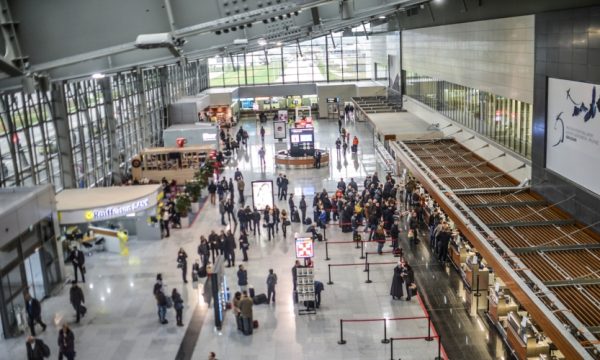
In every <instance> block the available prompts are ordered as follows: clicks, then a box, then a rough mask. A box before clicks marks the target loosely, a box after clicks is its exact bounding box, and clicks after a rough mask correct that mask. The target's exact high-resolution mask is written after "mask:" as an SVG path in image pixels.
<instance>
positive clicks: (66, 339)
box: [58, 323, 75, 360]
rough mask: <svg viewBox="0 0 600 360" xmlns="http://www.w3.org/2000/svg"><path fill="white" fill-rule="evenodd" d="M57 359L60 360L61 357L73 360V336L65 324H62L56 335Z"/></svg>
mask: <svg viewBox="0 0 600 360" xmlns="http://www.w3.org/2000/svg"><path fill="white" fill-rule="evenodd" d="M58 350H59V353H58V358H59V359H62V358H63V356H64V357H66V358H67V360H73V359H75V335H73V332H72V331H71V329H69V325H67V324H66V323H65V324H63V327H62V329H61V330H60V332H59V333H58Z"/></svg>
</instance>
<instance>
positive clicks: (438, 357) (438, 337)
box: [434, 334, 443, 360]
mask: <svg viewBox="0 0 600 360" xmlns="http://www.w3.org/2000/svg"><path fill="white" fill-rule="evenodd" d="M437 339H438V355H437V357H436V358H435V359H434V360H443V359H442V337H441V336H440V335H439V334H438V336H437Z"/></svg>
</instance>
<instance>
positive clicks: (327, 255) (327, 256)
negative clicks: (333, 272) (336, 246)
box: [325, 242, 331, 261]
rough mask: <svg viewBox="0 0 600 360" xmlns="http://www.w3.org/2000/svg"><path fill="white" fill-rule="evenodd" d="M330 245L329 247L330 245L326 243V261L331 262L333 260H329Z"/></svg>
mask: <svg viewBox="0 0 600 360" xmlns="http://www.w3.org/2000/svg"><path fill="white" fill-rule="evenodd" d="M328 245H329V243H328V242H326V243H325V261H329V260H331V259H330V258H329V246H328Z"/></svg>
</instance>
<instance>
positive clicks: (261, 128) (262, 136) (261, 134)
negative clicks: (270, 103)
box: [260, 125, 265, 144]
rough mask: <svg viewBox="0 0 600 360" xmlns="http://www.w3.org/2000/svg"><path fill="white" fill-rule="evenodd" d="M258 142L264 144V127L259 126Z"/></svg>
mask: <svg viewBox="0 0 600 360" xmlns="http://www.w3.org/2000/svg"><path fill="white" fill-rule="evenodd" d="M260 141H261V142H262V143H263V144H264V143H265V127H264V126H262V125H261V126H260Z"/></svg>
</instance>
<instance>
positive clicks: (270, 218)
mask: <svg viewBox="0 0 600 360" xmlns="http://www.w3.org/2000/svg"><path fill="white" fill-rule="evenodd" d="M265 222H266V223H267V235H268V237H269V241H271V236H273V237H275V215H274V214H273V209H271V210H269V211H268V212H266V211H265Z"/></svg>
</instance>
